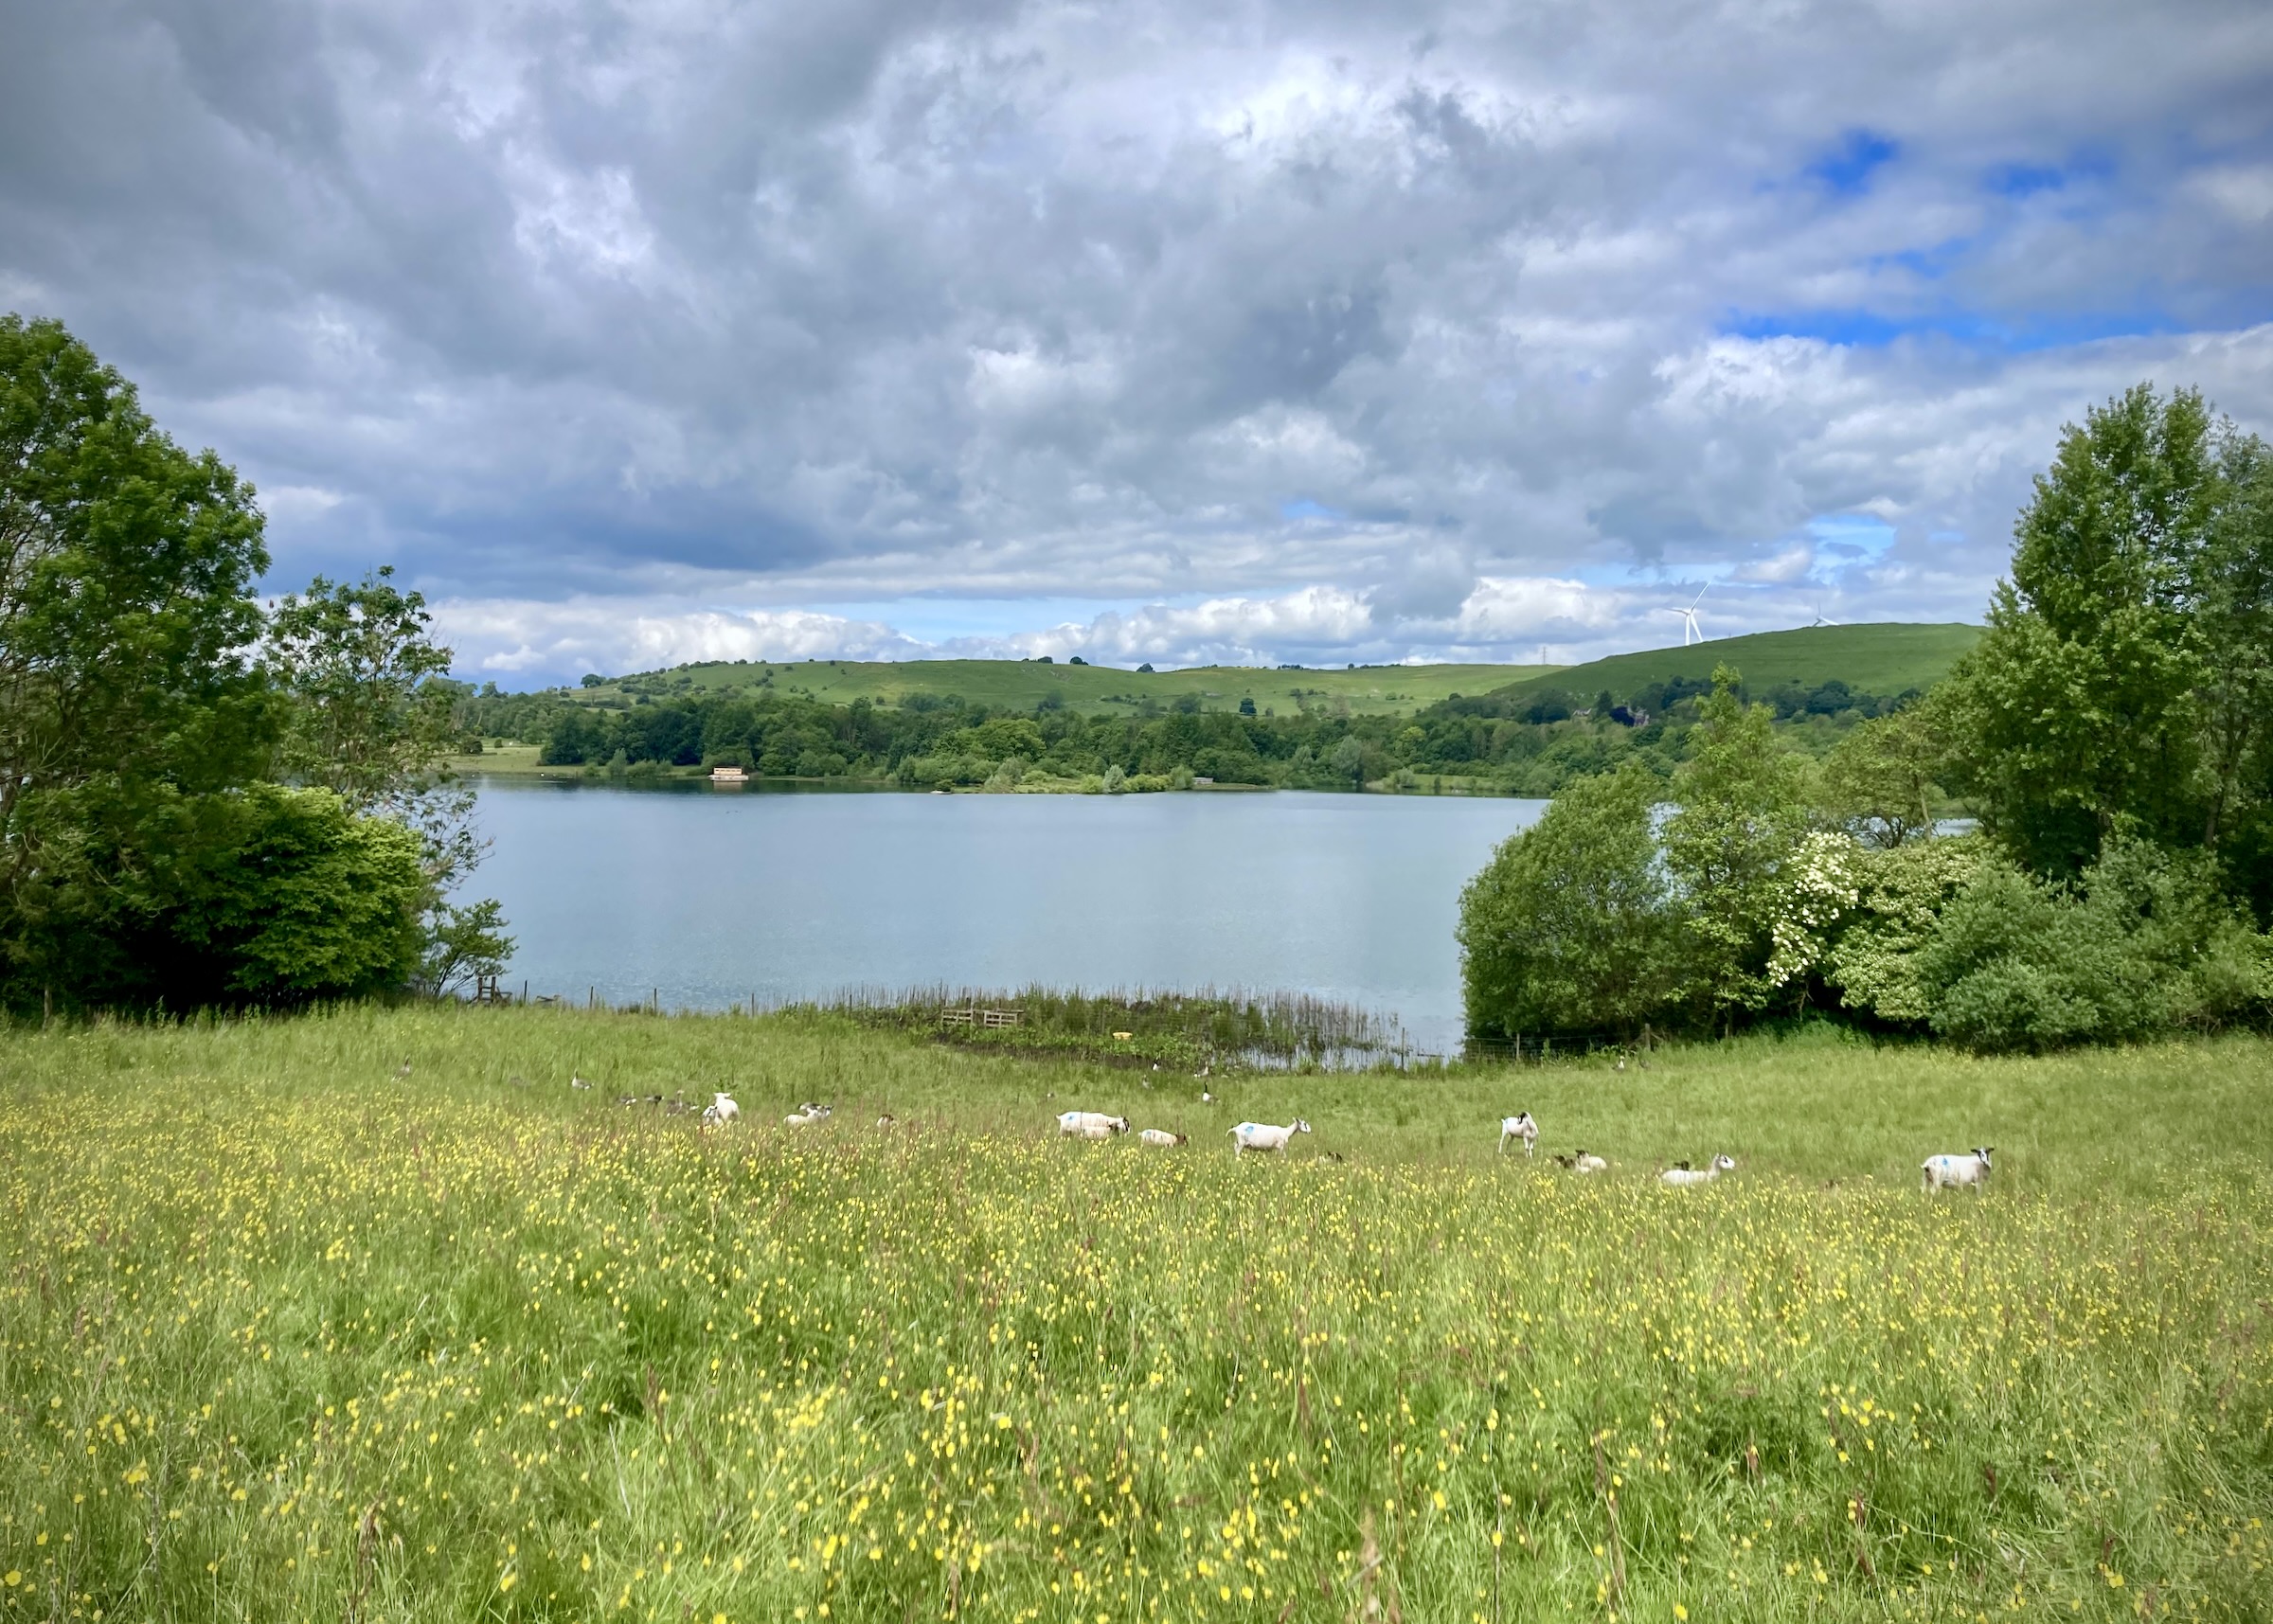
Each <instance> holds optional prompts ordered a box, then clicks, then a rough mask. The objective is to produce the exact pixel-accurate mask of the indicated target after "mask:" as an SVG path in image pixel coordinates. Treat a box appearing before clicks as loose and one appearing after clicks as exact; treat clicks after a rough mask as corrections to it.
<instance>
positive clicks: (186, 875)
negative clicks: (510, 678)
mask: <svg viewBox="0 0 2273 1624" xmlns="http://www.w3.org/2000/svg"><path fill="white" fill-rule="evenodd" d="M267 566H268V556H267V553H266V551H265V549H264V548H263V546H262V544H261V519H260V509H258V508H257V507H256V506H255V505H254V501H253V491H252V488H251V487H250V486H248V485H245V484H243V483H242V482H241V481H240V480H239V479H238V478H237V476H236V474H235V473H234V472H232V471H231V470H230V469H229V468H228V467H227V466H226V465H225V464H224V463H223V462H222V461H221V460H220V459H219V458H218V457H216V456H215V455H213V454H212V453H211V452H203V453H198V454H195V455H192V454H190V453H188V452H186V451H184V450H183V449H182V448H180V447H179V446H177V445H175V444H174V443H173V441H172V440H170V439H169V438H168V437H166V436H165V435H164V434H162V433H161V432H159V430H158V429H157V428H156V426H155V425H154V424H152V422H151V420H150V419H149V418H148V417H147V416H146V415H144V413H143V412H142V410H141V409H140V406H139V404H138V403H137V402H136V399H135V395H134V387H133V386H132V385H131V384H128V383H127V382H126V381H125V380H124V379H123V378H121V377H120V376H119V375H118V374H117V373H116V372H115V371H113V370H112V369H111V368H109V367H107V366H103V365H101V363H100V362H98V360H97V359H96V358H95V356H94V355H93V354H92V353H91V352H90V351H89V350H88V349H87V348H86V347H85V346H84V345H82V344H81V343H79V342H78V341H77V340H75V339H74V338H72V337H71V335H70V334H69V333H68V332H66V331H65V330H63V327H62V326H61V325H59V324H57V323H55V322H50V321H31V322H27V321H25V320H23V319H21V318H20V317H17V316H14V315H8V316H0V1005H5V1006H6V1007H8V1008H14V1009H18V1010H24V1009H36V1008H46V1007H51V1006H52V1007H61V1008H73V1007H86V1006H102V1005H115V1004H136V1005H145V1006H148V1005H162V1006H164V1007H166V1008H177V1009H178V1008H191V1007H194V1006H197V1005H201V1004H206V1003H213V1002H224V1003H246V1002H259V1003H277V1002H294V1001H298V1000H303V999H307V998H313V997H323V996H335V995H343V994H352V993H359V992H364V991H370V990H380V989H385V988H392V987H401V986H403V985H404V984H405V983H406V982H407V981H408V980H409V979H410V977H411V975H412V974H413V973H414V971H415V969H416V967H417V964H418V961H419V940H420V927H419V919H418V914H419V905H420V901H421V898H423V897H424V896H425V895H426V894H427V892H428V889H429V887H428V879H427V875H426V874H425V872H424V871H423V870H422V868H421V864H420V861H419V841H418V838H417V836H416V835H415V833H414V832H412V831H411V830H407V829H405V828H404V827H403V825H402V824H400V823H399V822H396V821H393V820H389V819H384V818H371V817H366V816H362V815H359V813H360V812H361V811H362V810H363V809H362V806H361V804H360V803H359V801H358V800H357V798H356V797H355V796H354V795H352V794H350V795H349V796H347V797H346V798H343V796H342V795H341V794H335V793H333V790H332V788H325V789H307V790H288V789H284V788H281V787H279V786H277V785H276V784H273V783H270V782H267V781H265V780H267V779H268V778H269V777H270V776H271V775H273V774H274V773H275V772H277V770H278V769H279V767H280V766H286V765H287V764H291V765H292V766H295V767H297V768H298V769H299V771H298V773H297V774H296V776H302V777H304V778H305V779H306V780H307V781H309V782H312V783H322V784H325V785H329V786H334V787H336V788H338V789H341V790H352V789H353V788H354V783H355V781H357V780H358V775H359V773H360V769H359V768H358V767H357V765H356V761H355V758H356V747H355V746H354V745H353V742H352V741H351V738H350V735H351V733H352V731H353V730H352V728H342V727H335V726H331V725H330V724H329V723H326V722H324V721H323V720H322V719H320V718H316V717H314V716H313V714H312V713H311V712H310V710H309V709H308V708H307V707H306V705H304V704H303V700H304V698H305V697H306V695H305V694H304V693H302V692H299V691H295V688H294V687H293V686H292V685H290V684H279V682H278V681H277V671H276V669H275V668H274V667H273V666H272V665H270V664H267V663H262V662H257V661H256V660H255V658H254V657H253V651H255V650H256V649H258V648H259V647H260V643H261V638H262V634H263V632H264V631H265V630H266V628H265V627H264V624H263V618H262V616H261V613H260V605H259V603H258V602H257V601H256V600H255V598H254V597H253V586H254V583H255V582H256V581H257V580H258V579H259V578H260V574H261V572H262V571H263V570H265V569H266V568H267ZM319 584H320V583H319ZM314 687H316V688H325V690H326V691H331V692H340V691H344V690H337V689H332V688H327V687H326V685H324V684H322V683H317V684H315V685H314ZM308 691H314V689H313V688H312V689H310V690H308ZM319 740H325V741H328V742H322V743H318V742H317V741H319ZM312 752H313V753H312ZM318 757H322V758H324V759H325V760H326V761H327V762H329V763H330V766H331V767H332V768H335V769H337V770H336V771H331V770H324V771H319V770H317V758H318Z"/></svg>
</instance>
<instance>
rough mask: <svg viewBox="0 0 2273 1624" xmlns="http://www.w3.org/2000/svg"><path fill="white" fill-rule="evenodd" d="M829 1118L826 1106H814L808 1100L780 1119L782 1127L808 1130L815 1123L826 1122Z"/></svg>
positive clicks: (828, 1109) (828, 1110)
mask: <svg viewBox="0 0 2273 1624" xmlns="http://www.w3.org/2000/svg"><path fill="white" fill-rule="evenodd" d="M829 1116H830V1108H829V1107H828V1106H826V1105H815V1104H814V1103H812V1102H811V1101H810V1100H808V1101H807V1102H806V1103H805V1104H803V1105H800V1106H798V1107H797V1108H796V1110H795V1111H793V1112H791V1113H790V1114H789V1115H786V1116H784V1117H782V1118H781V1121H782V1123H783V1125H784V1126H786V1127H790V1128H810V1127H812V1126H813V1125H814V1123H816V1122H826V1121H828V1120H829Z"/></svg>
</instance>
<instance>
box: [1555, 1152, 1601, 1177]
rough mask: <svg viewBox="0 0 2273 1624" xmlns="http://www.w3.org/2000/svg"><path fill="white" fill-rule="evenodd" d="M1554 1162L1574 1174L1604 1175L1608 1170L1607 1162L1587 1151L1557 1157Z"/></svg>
mask: <svg viewBox="0 0 2273 1624" xmlns="http://www.w3.org/2000/svg"><path fill="white" fill-rule="evenodd" d="M1555 1162H1556V1164H1557V1165H1558V1166H1560V1167H1565V1168H1568V1169H1570V1170H1571V1171H1572V1172H1574V1173H1606V1172H1608V1171H1609V1170H1610V1164H1609V1163H1608V1162H1605V1161H1604V1160H1602V1157H1600V1156H1598V1155H1595V1154H1594V1153H1593V1152H1591V1151H1572V1152H1571V1153H1570V1154H1569V1155H1567V1156H1557V1157H1556V1158H1555Z"/></svg>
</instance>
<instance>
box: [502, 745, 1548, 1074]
mask: <svg viewBox="0 0 2273 1624" xmlns="http://www.w3.org/2000/svg"><path fill="white" fill-rule="evenodd" d="M480 788H481V808H480V818H481V823H482V826H483V829H484V831H485V832H486V833H488V834H489V835H491V836H492V837H493V838H494V840H495V843H496V844H495V848H494V849H493V850H492V853H491V856H490V860H489V862H488V863H487V864H485V865H484V866H483V867H482V868H481V870H480V872H479V873H478V874H477V875H476V876H475V885H476V887H477V889H478V890H479V891H480V892H481V893H484V894H487V895H491V896H495V897H497V898H499V899H500V900H501V901H503V902H504V903H505V909H506V914H507V916H508V918H509V919H510V920H511V924H512V932H513V935H514V937H516V938H517V940H518V943H519V952H518V955H517V956H516V957H515V959H514V961H513V965H512V969H511V972H510V977H509V981H510V982H512V983H519V982H524V981H526V983H527V984H528V989H529V990H530V992H531V993H532V994H543V993H553V994H558V995H562V996H565V997H568V998H571V999H575V1000H578V1001H582V999H583V998H585V997H586V996H587V994H588V993H589V994H590V995H592V996H597V997H598V998H599V999H600V1000H601V1001H602V1002H604V1003H617V1004H623V1003H630V1002H633V1001H635V1000H641V999H645V998H647V997H648V996H649V995H650V993H651V990H652V992H653V995H654V996H655V997H656V999H657V1000H658V1001H659V1002H660V1003H661V1004H662V1006H663V1007H664V1008H727V1007H728V1006H731V1005H734V1004H737V1003H741V1002H744V1001H746V1000H749V999H751V998H755V999H756V1000H757V1001H758V1002H759V1003H760V1004H761V1006H763V1005H769V1004H778V1003H785V1002H790V1001H794V1000H798V999H809V998H812V999H818V998H826V997H828V996H830V995H832V994H833V993H837V992H840V991H843V990H847V989H851V988H859V987H925V986H939V985H949V986H969V987H1018V986H1024V985H1028V984H1030V983H1039V984H1043V985H1048V986H1056V987H1074V986H1078V987H1086V988H1091V989H1096V990H1105V989H1113V988H1128V989H1134V988H1139V987H1151V988H1194V987H1201V986H1217V987H1246V988H1256V989H1282V990H1290V991H1301V992H1311V993H1315V994H1316V995H1318V996H1320V997H1324V998H1331V999H1336V1000H1340V1001H1343V1002H1347V1003H1351V1004H1357V1005H1360V1006H1362V1007H1365V1008H1369V1009H1375V1010H1380V1011H1383V1012H1385V1013H1388V1014H1393V1015H1394V1016H1395V1017H1396V1018H1397V1019H1398V1020H1401V1021H1402V1022H1403V1024H1404V1026H1405V1029H1406V1031H1407V1032H1408V1033H1409V1034H1410V1035H1411V1037H1412V1040H1413V1041H1414V1043H1415V1044H1418V1045H1419V1046H1420V1047H1422V1048H1423V1049H1433V1050H1441V1049H1445V1048H1449V1047H1451V1046H1455V1045H1457V1044H1458V1043H1459V957H1458V952H1457V949H1456V948H1455V946H1454V943H1453V938H1452V932H1453V925H1454V921H1455V918H1456V915H1457V911H1458V902H1459V889H1460V886H1461V885H1462V884H1463V883H1465V882H1466V881H1467V879H1468V877H1469V876H1470V875H1472V874H1474V873H1475V872H1476V870H1477V868H1479V867H1481V866H1483V864H1484V862H1485V860H1486V859H1487V858H1488V857H1489V856H1490V855H1491V851H1492V848H1493V847H1494V845H1495V844H1496V843H1497V842H1498V841H1500V840H1502V839H1504V838H1505V837H1506V836H1507V835H1509V834H1510V833H1512V832H1513V831H1514V830H1518V829H1522V828H1525V827H1527V826H1529V825H1530V823H1532V822H1534V821H1535V820H1536V819H1537V818H1538V816H1539V814H1540V812H1542V811H1543V810H1544V808H1545V805H1546V803H1545V802H1543V801H1522V800H1508V799H1481V798H1479V799H1474V800H1469V799H1459V798H1454V797H1444V798H1438V797H1434V796H1425V795H1405V796H1399V795H1336V794H1292V793H1282V794H1165V795H1160V794H1155V795H1120V796H1113V797H1104V796H1095V795H918V794H767V793H752V792H750V791H747V790H743V791H727V792H717V791H711V790H709V789H707V788H704V787H700V786H698V787H696V788H695V789H694V790H693V791H692V792H691V793H688V792H678V793H672V792H663V791H646V790H629V789H617V788H613V787H608V786H600V785H592V784H572V783H558V782H554V783H546V782H535V783H531V782H528V781H526V780H522V781H515V780H512V779H507V778H492V779H488V780H484V781H482V782H481V784H480Z"/></svg>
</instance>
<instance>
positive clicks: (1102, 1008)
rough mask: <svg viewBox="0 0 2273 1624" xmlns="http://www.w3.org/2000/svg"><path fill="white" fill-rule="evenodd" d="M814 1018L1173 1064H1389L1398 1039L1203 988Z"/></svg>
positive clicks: (958, 995)
mask: <svg viewBox="0 0 2273 1624" xmlns="http://www.w3.org/2000/svg"><path fill="white" fill-rule="evenodd" d="M812 1008H817V1009H820V1010H825V1011H826V1012H829V1013H832V1014H841V1015H845V1016H849V1017H850V1018H851V1019H853V1020H855V1021H858V1022H860V1023H862V1024H863V1025H866V1026H883V1027H889V1028H897V1029H900V1030H904V1031H916V1032H923V1033H926V1034H929V1035H932V1036H936V1037H940V1038H944V1039H948V1040H950V1041H955V1042H962V1043H973V1044H982V1045H990V1046H995V1047H1011V1048H1028V1049H1030V1048H1034V1047H1037V1046H1042V1047H1053V1048H1059V1049H1064V1050H1067V1051H1069V1052H1074V1053H1084V1054H1092V1055H1098V1056H1107V1057H1112V1058H1115V1059H1131V1058H1136V1059H1144V1060H1148V1061H1149V1060H1173V1061H1175V1062H1178V1063H1193V1062H1198V1063H1209V1062H1214V1063H1226V1062H1228V1063H1253V1062H1281V1063H1296V1062H1324V1063H1339V1064H1347V1063H1350V1062H1352V1061H1360V1062H1362V1061H1365V1060H1369V1059H1371V1058H1373V1057H1387V1056H1392V1055H1394V1054H1395V1053H1396V1052H1397V1051H1398V1048H1399V1042H1400V1039H1401V1037H1402V1033H1401V1032H1400V1030H1399V1029H1398V1028H1397V1027H1396V1026H1392V1025H1391V1024H1390V1023H1388V1022H1387V1020H1385V1019H1383V1018H1382V1017H1381V1016H1378V1015H1375V1014H1373V1013H1371V1012H1370V1011H1369V1010H1366V1009H1364V1008H1359V1007H1358V1006H1356V1005H1354V1004H1348V1003H1343V1002H1339V1001H1337V1000H1333V999H1329V998H1318V997H1315V996H1313V995H1311V994H1309V993H1303V992H1252V991H1246V990H1240V989H1236V988H1234V989H1229V990H1226V989H1219V988H1213V987H1203V988H1199V989H1196V990H1187V991H1160V990H1148V989H1143V988H1137V989H1134V990H1127V989H1117V990H1108V991H1104V992H1083V991H1080V990H1070V991H1069V990H1064V989H1059V988H1050V987H1026V988H1022V989H1020V990H1016V991H1009V990H999V989H995V990H990V989H983V988H971V987H960V988H949V987H933V988H919V989H911V990H888V989H884V988H863V989H857V990H852V991H850V992H847V993H843V994H841V995H839V996H838V997H837V998H835V999H833V1000H831V1001H830V1002H829V1003H827V1004H825V1005H819V1006H814V1007H812ZM986 1010H993V1011H1000V1012H1004V1013H1011V1014H1014V1015H1015V1016H1016V1025H1014V1026H994V1027H989V1026H983V1025H976V1024H974V1025H969V1026H964V1025H956V1024H950V1023H949V1022H948V1020H947V1019H946V1017H947V1016H949V1015H950V1014H953V1013H958V1012H963V1011H986Z"/></svg>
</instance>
